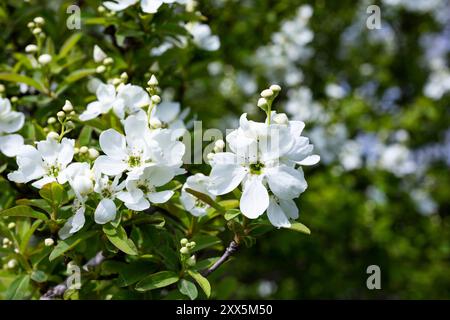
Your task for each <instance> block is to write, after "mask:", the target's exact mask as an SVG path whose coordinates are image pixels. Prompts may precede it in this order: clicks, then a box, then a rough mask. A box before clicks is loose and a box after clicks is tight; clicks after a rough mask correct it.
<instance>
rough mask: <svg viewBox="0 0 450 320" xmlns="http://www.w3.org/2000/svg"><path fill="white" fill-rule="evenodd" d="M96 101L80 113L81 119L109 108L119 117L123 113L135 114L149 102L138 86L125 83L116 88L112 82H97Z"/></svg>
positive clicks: (145, 93)
mask: <svg viewBox="0 0 450 320" xmlns="http://www.w3.org/2000/svg"><path fill="white" fill-rule="evenodd" d="M96 95H97V99H98V100H97V101H94V102H91V103H89V104H88V106H87V109H86V111H84V112H83V113H82V114H81V115H80V120H81V121H88V120H91V119H94V118H96V117H98V116H99V115H100V114H105V113H108V112H109V111H110V110H111V109H112V110H113V111H114V113H115V114H116V115H117V116H118V117H119V118H120V119H124V118H125V114H135V113H137V112H139V111H140V110H141V108H142V107H145V106H147V105H149V104H150V97H149V96H148V94H147V92H145V90H144V89H142V88H141V87H139V86H135V85H131V84H126V85H123V84H122V85H120V86H119V87H118V88H117V92H116V88H115V87H114V86H113V85H112V84H103V83H102V84H99V85H98V86H97V91H96Z"/></svg>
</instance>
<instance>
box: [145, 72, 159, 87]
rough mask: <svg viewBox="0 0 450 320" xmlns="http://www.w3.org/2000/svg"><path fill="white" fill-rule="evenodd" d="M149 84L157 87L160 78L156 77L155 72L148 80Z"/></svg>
mask: <svg viewBox="0 0 450 320" xmlns="http://www.w3.org/2000/svg"><path fill="white" fill-rule="evenodd" d="M147 84H148V85H149V86H150V87H156V86H157V85H158V80H157V79H156V77H155V75H154V74H152V76H151V77H150V80H148V82H147Z"/></svg>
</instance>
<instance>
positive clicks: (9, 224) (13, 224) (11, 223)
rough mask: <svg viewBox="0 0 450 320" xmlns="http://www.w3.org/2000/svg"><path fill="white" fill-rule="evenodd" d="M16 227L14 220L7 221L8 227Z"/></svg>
mask: <svg viewBox="0 0 450 320" xmlns="http://www.w3.org/2000/svg"><path fill="white" fill-rule="evenodd" d="M15 227H16V224H15V223H14V222H10V223H8V229H14V228H15Z"/></svg>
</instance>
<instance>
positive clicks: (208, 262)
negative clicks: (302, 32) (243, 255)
mask: <svg viewBox="0 0 450 320" xmlns="http://www.w3.org/2000/svg"><path fill="white" fill-rule="evenodd" d="M219 259H220V257H212V258H207V259H204V260H201V261H197V263H196V264H195V266H194V269H195V270H197V271H202V270H205V269H207V268H209V267H211V266H212V265H213V264H214V263H215V262H216V261H217V260H219Z"/></svg>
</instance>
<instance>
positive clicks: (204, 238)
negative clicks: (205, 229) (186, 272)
mask: <svg viewBox="0 0 450 320" xmlns="http://www.w3.org/2000/svg"><path fill="white" fill-rule="evenodd" d="M192 241H194V242H195V247H194V249H192V252H196V251H200V250H203V249H205V248H209V247H212V246H215V245H218V244H221V243H222V241H221V240H220V239H219V238H218V237H216V236H210V235H197V236H195V237H193V238H192Z"/></svg>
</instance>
